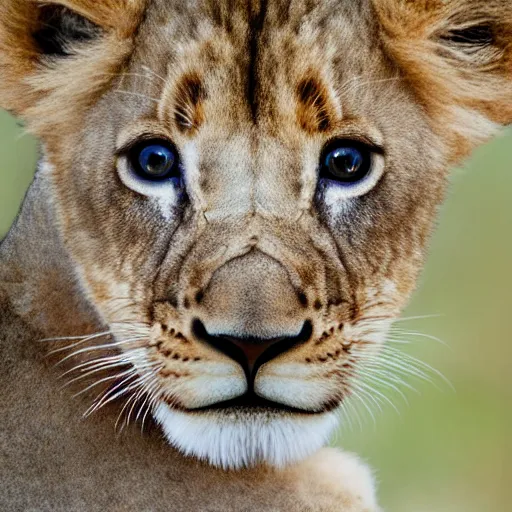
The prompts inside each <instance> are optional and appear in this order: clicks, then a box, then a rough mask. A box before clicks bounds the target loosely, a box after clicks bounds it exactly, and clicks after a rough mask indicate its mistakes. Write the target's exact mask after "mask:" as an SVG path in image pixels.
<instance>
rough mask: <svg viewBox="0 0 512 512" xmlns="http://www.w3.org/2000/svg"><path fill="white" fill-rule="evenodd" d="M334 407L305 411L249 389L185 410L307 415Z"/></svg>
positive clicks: (316, 413)
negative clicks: (237, 395)
mask: <svg viewBox="0 0 512 512" xmlns="http://www.w3.org/2000/svg"><path fill="white" fill-rule="evenodd" d="M333 409H335V405H334V404H333V405H332V406H328V407H322V409H321V410H318V411H306V410H304V409H299V408H296V407H290V406H288V405H284V404H280V403H278V402H273V401H272V400H267V399H266V398H262V397H260V396H258V395H256V394H255V393H254V392H252V391H250V392H248V393H246V394H245V395H242V396H239V397H237V398H233V399H231V400H226V401H224V402H218V403H216V404H212V405H208V406H206V407H200V408H198V409H190V410H187V412H190V413H201V412H210V411H221V412H228V411H244V412H254V413H261V412H277V413H287V414H294V415H303V416H304V415H307V416H315V415H318V414H322V413H326V412H330V411H331V410H333Z"/></svg>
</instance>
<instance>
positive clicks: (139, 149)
mask: <svg viewBox="0 0 512 512" xmlns="http://www.w3.org/2000/svg"><path fill="white" fill-rule="evenodd" d="M117 168H118V172H119V177H120V178H121V181H122V182H123V183H124V185H126V186H127V187H128V188H131V189H132V190H134V191H135V192H138V193H139V194H143V195H145V196H153V197H166V198H172V197H175V198H176V199H179V198H180V197H182V195H181V193H182V192H183V191H184V187H185V185H184V180H183V169H182V166H181V163H180V157H179V153H178V151H177V149H176V148H175V147H174V145H173V144H172V143H171V142H169V141H168V140H166V139H163V138H151V139H145V140H138V141H136V142H132V143H128V144H125V145H124V146H123V147H122V148H121V149H119V150H118V151H117Z"/></svg>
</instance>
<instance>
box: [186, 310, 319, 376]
mask: <svg viewBox="0 0 512 512" xmlns="http://www.w3.org/2000/svg"><path fill="white" fill-rule="evenodd" d="M192 332H193V333H194V336H195V337H196V338H197V339H198V340H199V341H202V342H203V343H207V344H208V345H210V346H211V347H213V348H215V349H216V350H218V351H219V352H222V353H223V354H225V355H226V356H228V357H229V358H231V359H233V360H234V361H236V362H238V363H239V364H240V365H241V366H242V367H243V368H244V371H245V373H246V375H247V379H248V381H249V382H251V380H252V379H251V376H252V377H254V376H255V375H256V373H257V371H258V369H259V368H260V367H261V366H263V365H264V364H265V363H267V362H269V361H271V360H272V359H275V358H276V357H278V356H280V355H281V354H284V353H285V352H288V351H289V350H292V349H293V348H295V347H297V346H299V345H302V344H303V343H306V342H307V341H309V340H310V339H311V335H312V334H313V325H312V323H311V321H309V320H307V321H306V322H304V325H303V327H302V329H301V331H300V333H299V334H297V335H295V336H282V337H279V338H273V339H258V338H254V337H247V338H242V337H234V336H230V335H223V334H215V335H212V334H210V333H209V332H208V330H207V329H206V327H205V325H204V324H203V322H201V320H199V319H195V320H194V321H193V323H192Z"/></svg>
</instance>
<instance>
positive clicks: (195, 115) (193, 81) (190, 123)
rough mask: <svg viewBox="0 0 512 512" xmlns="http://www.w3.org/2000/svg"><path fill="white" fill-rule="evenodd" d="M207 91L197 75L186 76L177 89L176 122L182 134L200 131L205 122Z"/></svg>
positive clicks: (189, 74)
mask: <svg viewBox="0 0 512 512" xmlns="http://www.w3.org/2000/svg"><path fill="white" fill-rule="evenodd" d="M205 99H206V90H205V88H204V85H203V82H202V80H201V78H200V76H199V75H198V74H197V73H188V74H186V75H184V76H183V77H182V78H181V80H180V81H179V83H178V85H177V87H176V109H175V113H174V120H175V122H176V125H177V126H178V128H179V129H180V131H181V132H190V131H196V130H198V129H199V128H200V127H201V125H202V124H203V122H204V108H203V102H204V100H205Z"/></svg>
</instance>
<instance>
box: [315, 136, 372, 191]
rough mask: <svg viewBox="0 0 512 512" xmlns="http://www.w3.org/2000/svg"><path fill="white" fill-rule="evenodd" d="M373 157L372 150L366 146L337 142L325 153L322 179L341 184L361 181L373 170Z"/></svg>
mask: <svg viewBox="0 0 512 512" xmlns="http://www.w3.org/2000/svg"><path fill="white" fill-rule="evenodd" d="M372 156H373V151H372V149H371V148H370V147H368V146H366V145H364V144H361V143H359V142H354V141H336V142H334V143H332V144H330V145H329V146H328V148H327V150H326V151H324V156H323V158H322V166H321V169H320V177H321V178H326V179H329V180H334V181H338V182H341V183H356V182H358V181H361V180H363V179H364V178H366V176H367V175H368V174H369V173H370V171H371V169H372Z"/></svg>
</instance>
